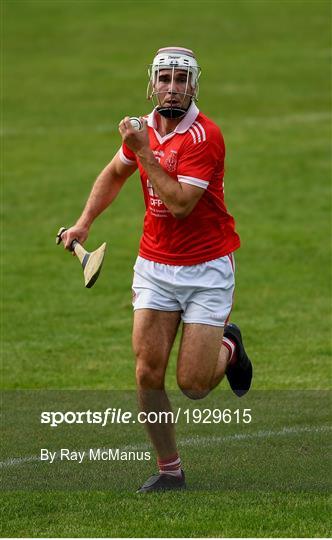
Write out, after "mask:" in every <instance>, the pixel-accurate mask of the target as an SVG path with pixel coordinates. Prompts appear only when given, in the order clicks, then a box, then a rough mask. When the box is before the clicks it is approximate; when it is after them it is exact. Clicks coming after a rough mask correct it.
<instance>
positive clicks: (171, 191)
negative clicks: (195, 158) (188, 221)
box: [119, 117, 205, 219]
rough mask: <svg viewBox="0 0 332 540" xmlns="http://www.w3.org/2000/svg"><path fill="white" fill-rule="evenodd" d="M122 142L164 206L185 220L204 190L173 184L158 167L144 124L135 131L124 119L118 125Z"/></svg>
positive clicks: (178, 183)
mask: <svg viewBox="0 0 332 540" xmlns="http://www.w3.org/2000/svg"><path fill="white" fill-rule="evenodd" d="M119 131H120V134H121V136H122V139H123V142H125V143H126V145H127V146H128V147H129V148H130V149H131V150H132V151H133V152H135V153H136V155H137V156H138V158H139V160H140V162H141V164H142V166H143V168H144V170H145V171H146V173H147V175H148V177H149V180H150V182H151V184H152V186H153V188H154V190H155V191H156V193H157V194H158V197H159V198H160V199H161V200H162V201H163V203H164V204H165V206H167V208H168V209H169V211H170V212H171V213H172V214H173V216H174V217H176V218H179V219H181V218H185V217H186V216H188V215H189V214H190V213H191V212H192V210H193V209H194V208H195V206H196V204H197V202H198V201H199V199H200V198H201V197H202V195H203V193H204V191H205V190H204V189H203V188H200V187H197V186H194V185H191V184H185V183H181V182H175V181H174V179H173V178H171V177H170V176H169V175H168V174H167V173H166V172H165V170H164V169H163V168H162V167H161V166H160V165H159V163H158V161H157V160H156V159H155V157H154V155H153V152H152V150H151V148H150V144H149V137H148V131H147V127H146V123H145V124H144V127H143V129H142V130H140V131H137V130H135V129H134V128H133V127H132V126H131V124H130V121H129V118H128V117H126V118H125V119H124V120H122V122H121V123H120V125H119Z"/></svg>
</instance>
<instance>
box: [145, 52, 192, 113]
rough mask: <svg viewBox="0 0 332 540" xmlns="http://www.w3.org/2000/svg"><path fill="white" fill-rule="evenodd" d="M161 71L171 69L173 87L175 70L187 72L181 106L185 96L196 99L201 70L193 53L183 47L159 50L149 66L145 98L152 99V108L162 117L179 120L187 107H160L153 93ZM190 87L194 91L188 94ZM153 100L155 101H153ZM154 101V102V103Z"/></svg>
mask: <svg viewBox="0 0 332 540" xmlns="http://www.w3.org/2000/svg"><path fill="white" fill-rule="evenodd" d="M161 69H171V70H172V83H171V88H172V86H173V79H174V71H175V70H176V69H181V70H185V71H186V72H187V81H186V87H185V91H184V92H183V93H182V104H183V103H184V101H185V98H186V97H187V96H190V97H191V101H192V100H194V101H196V100H197V99H198V91H199V85H198V79H199V77H200V74H201V69H200V67H199V65H198V64H197V60H196V58H195V55H194V53H193V51H191V50H190V49H185V48H183V47H164V48H163V49H159V50H158V52H157V54H156V56H155V57H154V59H153V62H152V64H151V65H150V66H149V70H148V74H149V83H148V88H147V98H148V99H152V101H153V102H154V106H156V107H157V110H158V112H159V113H160V114H162V115H163V116H166V117H167V118H180V117H181V116H183V115H184V114H186V112H187V110H188V108H189V107H187V108H186V109H184V108H183V107H182V104H181V106H180V107H162V106H161V103H160V101H159V95H158V92H155V90H154V86H155V83H156V81H157V80H158V76H159V71H160V70H161ZM189 83H190V86H191V87H192V88H193V89H194V90H193V92H191V93H189V92H188V87H189ZM154 98H155V99H154ZM155 101H156V102H155Z"/></svg>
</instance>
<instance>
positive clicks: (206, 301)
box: [133, 254, 235, 326]
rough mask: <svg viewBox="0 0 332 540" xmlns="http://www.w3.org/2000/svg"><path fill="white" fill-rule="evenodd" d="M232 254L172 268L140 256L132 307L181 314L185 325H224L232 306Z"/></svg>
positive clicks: (135, 272) (137, 263)
mask: <svg viewBox="0 0 332 540" xmlns="http://www.w3.org/2000/svg"><path fill="white" fill-rule="evenodd" d="M234 286H235V279H234V258H233V254H230V255H226V256H225V257H220V258H219V259H214V260H213V261H208V262H205V263H202V264H195V265H193V266H173V265H169V264H160V263H156V262H153V261H148V260H147V259H143V258H142V257H140V256H139V257H137V259H136V263H135V266H134V280H133V307H134V311H135V310H136V309H144V308H149V309H156V310H158V311H181V318H182V320H183V322H185V323H200V324H209V325H212V326H224V325H225V323H226V322H227V320H228V318H229V315H230V312H231V309H232V304H233V293H234Z"/></svg>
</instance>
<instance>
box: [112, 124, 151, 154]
mask: <svg viewBox="0 0 332 540" xmlns="http://www.w3.org/2000/svg"><path fill="white" fill-rule="evenodd" d="M140 120H141V121H142V123H143V127H142V129H140V130H139V131H138V130H137V129H135V128H134V127H133V126H132V125H131V123H130V119H129V116H126V117H125V118H124V119H123V120H121V122H120V124H119V132H120V135H121V137H122V140H123V142H124V143H125V144H126V145H127V146H128V148H130V150H132V151H133V152H135V154H136V153H137V152H139V151H140V150H143V148H150V143H149V134H148V128H147V121H146V120H144V119H143V118H140Z"/></svg>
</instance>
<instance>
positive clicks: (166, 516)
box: [1, 0, 331, 537]
mask: <svg viewBox="0 0 332 540" xmlns="http://www.w3.org/2000/svg"><path fill="white" fill-rule="evenodd" d="M1 10H2V12H1V14H2V47H1V52H2V60H3V67H2V75H1V81H2V89H3V92H2V95H3V104H2V123H1V130H2V133H1V135H2V138H1V140H2V174H3V177H4V180H5V182H4V187H3V190H2V201H3V202H2V215H3V223H4V225H3V227H2V232H3V235H2V253H3V257H2V265H3V269H2V284H3V293H2V300H3V302H2V320H3V334H2V335H3V347H2V349H3V356H4V361H3V370H2V386H3V388H4V389H7V390H14V389H36V390H37V389H49V390H50V389H60V390H61V389H67V390H68V389H90V390H107V389H111V390H127V389H128V390H133V389H134V388H135V381H134V363H133V356H132V352H131V341H130V332H131V324H132V322H131V321H132V310H131V279H132V266H133V263H134V260H135V256H136V253H137V247H138V242H139V238H140V233H141V229H142V216H143V212H144V206H143V198H142V196H141V191H140V190H141V188H140V182H139V178H138V176H137V175H134V176H133V177H132V178H131V179H130V180H128V182H127V183H126V185H125V187H124V188H123V191H122V192H121V194H120V196H119V198H118V199H117V200H116V202H115V203H114V205H113V206H112V207H111V208H110V209H108V210H107V211H106V212H105V213H104V214H103V215H102V216H101V217H100V218H99V219H98V221H97V222H96V223H95V225H94V227H93V228H92V230H91V234H90V237H89V240H88V242H87V244H86V245H87V247H88V248H91V249H94V248H95V247H96V246H97V245H99V244H100V243H101V242H102V241H107V242H108V254H107V258H106V260H105V265H104V268H103V273H102V275H101V277H100V279H99V281H98V283H97V284H96V286H95V288H93V289H91V290H86V289H84V287H83V278H82V275H81V271H80V269H79V267H78V264H77V261H75V260H74V259H71V257H70V256H69V254H67V253H64V252H63V251H62V250H61V249H60V248H56V246H55V235H56V233H57V230H58V228H59V227H60V226H61V225H66V226H68V225H70V224H71V223H73V221H74V220H75V219H76V218H77V217H78V215H79V213H80V211H81V209H82V206H83V204H84V202H85V200H86V197H87V195H88V192H89V189H90V187H91V184H92V182H93V180H94V178H95V177H96V175H97V174H98V172H99V171H100V170H101V169H102V168H103V167H104V165H105V164H106V163H107V162H108V161H109V160H110V159H111V158H112V156H113V154H114V152H115V151H116V150H117V148H118V147H119V145H120V138H119V135H118V132H117V125H118V122H119V120H120V119H121V118H122V117H123V116H124V115H127V114H128V115H140V114H145V113H147V112H149V110H150V104H149V103H148V102H146V101H145V97H144V96H145V88H146V84H147V76H146V69H147V64H148V63H149V62H150V61H151V60H152V57H153V54H154V52H155V51H156V50H157V49H158V48H159V47H161V46H165V45H168V44H178V45H183V46H187V47H191V48H193V49H194V50H195V51H196V52H197V55H198V58H199V62H200V64H201V66H202V77H201V91H200V100H199V107H200V108H201V109H202V111H203V112H204V113H205V114H207V115H208V116H210V117H211V118H213V119H214V121H216V122H217V123H218V124H219V125H220V127H221V129H222V131H223V134H224V137H225V140H226V148H227V164H226V165H227V170H226V177H225V185H226V202H227V205H228V207H229V210H230V211H231V213H232V214H233V215H234V216H235V218H236V222H237V230H238V232H239V234H240V236H241V239H242V248H241V250H240V251H239V252H238V254H237V256H236V263H237V289H236V298H235V307H234V311H233V320H234V321H236V322H237V323H238V324H239V325H240V326H241V328H243V333H244V335H245V339H246V345H247V347H248V350H249V351H250V354H251V356H252V357H253V359H254V364H255V379H254V389H255V390H257V391H265V390H270V391H276V392H277V391H280V390H287V391H292V390H298V391H299V390H315V391H316V392H317V393H319V392H320V391H322V390H326V389H328V388H330V375H331V370H330V356H329V355H330V325H331V312H330V307H331V291H330V282H331V281H330V263H331V258H330V249H329V248H330V233H331V223H330V180H331V178H330V152H329V150H330V140H331V139H330V135H331V124H330V112H331V102H330V90H331V89H330V56H331V42H330V31H331V13H330V4H329V2H322V1H319V0H317V1H304V0H293V1H277V0H265V1H249V0H248V1H236V2H232V1H229V2H228V1H219V2H218V1H215V2H210V1H205V2H200V1H199V2H189V1H182V2H177V1H170V2H167V3H165V2H113V1H100V0H96V1H90V0H86V1H80V0H77V1H74V0H69V1H62V0H58V1H53V0H43V1H36V0H32V1H29V0H27V1H21V0H2V2H1ZM175 353H176V348H175V352H174V353H173V354H172V361H171V364H170V367H169V370H168V379H167V383H168V387H169V388H171V389H174V390H175V389H176V382H175V359H176V354H175ZM224 389H226V384H225V383H223V384H222V386H221V388H220V389H219V390H218V392H220V406H222V403H223V399H222V396H223V391H224ZM317 395H318V394H317ZM281 403H282V402H281ZM329 406H330V405H329V402H327V400H326V393H322V408H324V409H325V410H329ZM315 407H316V405H315ZM316 408H317V407H316ZM297 423H299V424H301V425H304V426H307V425H309V426H312V427H313V428H315V427H319V426H324V425H325V424H326V418H323V417H322V415H321V414H317V418H316V419H315V414H314V409H313V411H312V414H308V415H307V417H305V415H303V414H299V416H298V418H294V417H292V415H291V414H290V416H289V420H288V421H286V420H285V425H288V426H294V425H295V424H297ZM258 427H259V426H258ZM299 438H300V437H299ZM238 444H239V445H240V450H241V442H239V443H238ZM257 444H259V441H257ZM278 444H279V443H278V438H276V439H275V441H274V443H273V444H272V449H271V448H270V449H269V452H272V454H271V456H273V451H274V453H275V454H277V452H278ZM211 448H213V449H214V450H215V447H214V445H213V443H211ZM202 451H203V450H202ZM204 451H207V452H208V451H209V448H207V449H205V450H204ZM221 452H227V446H226V447H225V448H223V449H221ZM243 452H245V445H244V446H243ZM203 453H204V452H203ZM268 456H269V453H268V454H267V456H266V459H267V460H268ZM191 459H192V460H194V464H195V459H194V456H191ZM196 459H197V457H196ZM188 461H189V462H188V463H187V468H188V472H189V474H191V475H192V476H191V484H192V490H191V491H189V492H188V493H185V494H183V493H181V494H174V493H172V494H162V495H159V496H157V497H149V498H147V499H142V498H137V496H136V495H135V494H133V493H132V492H131V491H130V489H129V487H128V492H126V493H124V492H123V491H122V492H121V493H116V492H114V491H110V492H101V491H100V492H96V491H87V492H62V491H57V492H50V493H45V492H41V493H38V492H33V493H27V492H18V491H15V492H10V493H5V494H4V497H3V504H2V507H3V510H4V516H5V519H4V520H3V533H4V535H5V536H52V535H53V536H184V537H190V536H330V533H331V531H330V529H329V526H328V502H329V501H328V495H327V494H326V492H324V491H323V490H321V489H319V487H318V488H317V490H316V491H310V492H308V491H307V490H306V489H305V486H303V490H302V492H301V490H297V491H294V492H289V491H287V490H282V489H280V490H273V489H271V488H269V487H267V488H266V489H262V490H261V491H259V490H257V489H256V490H250V483H249V477H248V489H246V490H245V489H242V488H241V489H238V490H236V489H233V490H232V489H231V488H230V486H231V480H232V478H233V480H234V486H236V485H237V479H238V476H239V474H241V473H243V471H242V470H241V469H238V468H236V467H234V470H232V468H231V463H232V462H231V461H230V463H229V465H230V470H227V473H228V474H229V475H230V476H229V479H228V482H227V489H226V488H225V489H223V490H222V489H221V490H220V491H219V492H216V491H214V490H210V491H208V490H207V491H204V490H197V491H195V490H194V486H195V480H197V479H199V478H200V477H201V475H202V474H204V471H201V470H200V468H199V467H198V468H197V467H196V469H195V466H194V467H192V470H190V462H191V461H190V459H189V460H188ZM20 467H24V465H20ZM151 472H152V471H151ZM18 474H19V471H18ZM270 474H271V476H272V474H273V470H271V471H270ZM316 474H317V475H318V476H319V475H321V474H322V471H320V470H319V468H317V471H316ZM206 475H209V470H208V467H207V470H206ZM143 479H144V478H143ZM126 481H127V480H126ZM134 487H136V486H134Z"/></svg>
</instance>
